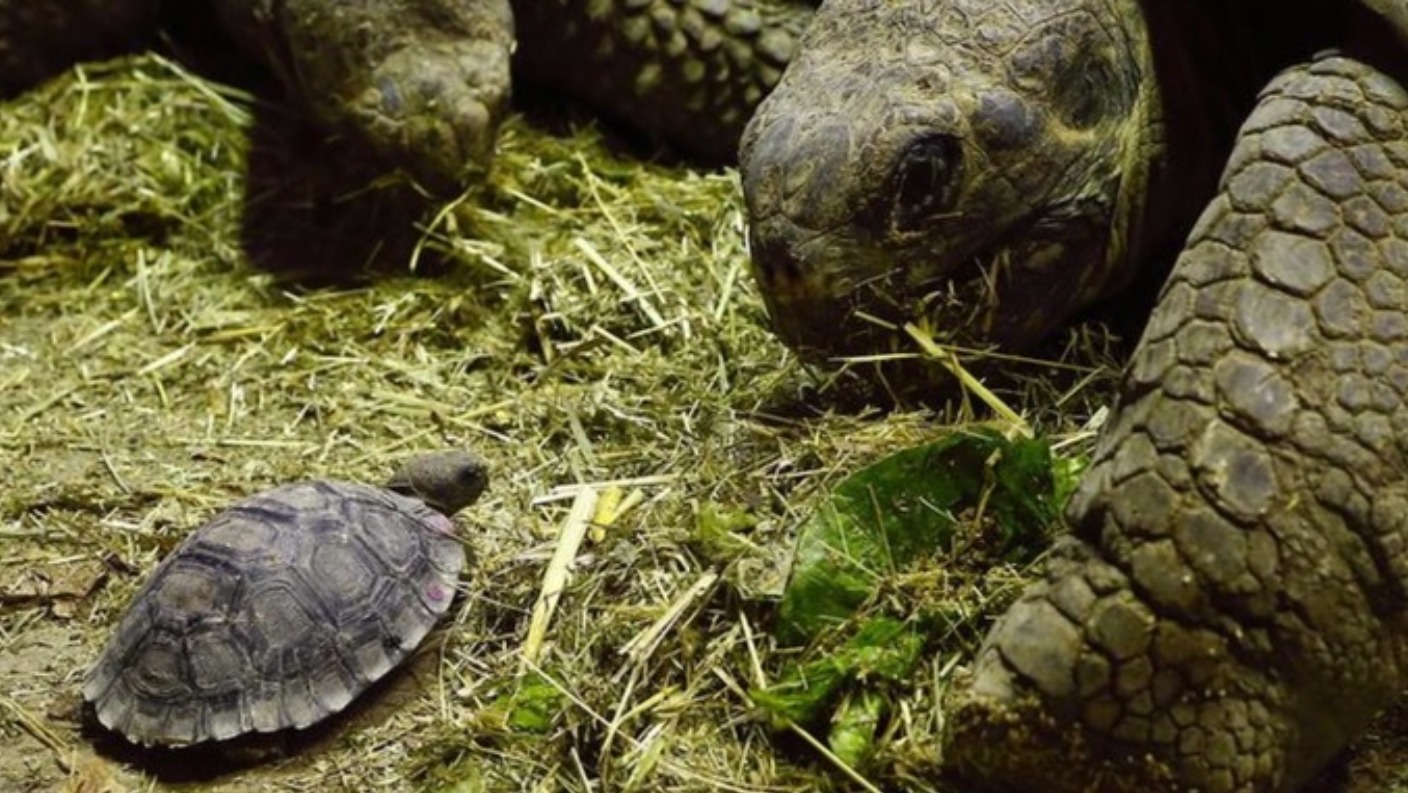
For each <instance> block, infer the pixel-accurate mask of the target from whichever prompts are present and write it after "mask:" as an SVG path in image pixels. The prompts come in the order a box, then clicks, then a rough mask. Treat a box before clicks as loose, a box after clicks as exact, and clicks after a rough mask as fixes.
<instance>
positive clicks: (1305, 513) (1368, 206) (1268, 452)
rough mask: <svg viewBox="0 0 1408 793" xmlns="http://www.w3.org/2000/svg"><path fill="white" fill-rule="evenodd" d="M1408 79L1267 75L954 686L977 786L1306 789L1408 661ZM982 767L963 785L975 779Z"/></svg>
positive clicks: (1395, 684)
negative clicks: (1117, 384) (1029, 581)
mask: <svg viewBox="0 0 1408 793" xmlns="http://www.w3.org/2000/svg"><path fill="white" fill-rule="evenodd" d="M1406 119H1408V93H1405V91H1404V89H1403V87H1402V86H1401V85H1400V84H1398V83H1397V82H1395V81H1394V80H1393V79H1391V78H1389V77H1387V76H1385V75H1384V74H1382V73H1380V72H1378V71H1375V70H1374V69H1373V68H1371V67H1369V66H1367V65H1365V64H1364V63H1362V62H1358V61H1355V60H1350V59H1347V58H1343V57H1327V58H1324V59H1321V60H1317V61H1315V62H1313V63H1311V64H1308V65H1305V66H1301V67H1297V68H1294V69H1292V70H1290V71H1288V72H1286V73H1284V74H1282V75H1281V76H1280V77H1278V78H1277V79H1276V80H1275V81H1274V82H1273V83H1272V84H1271V85H1270V87H1268V88H1267V90H1266V92H1265V93H1264V95H1263V98H1262V100H1261V102H1260V104H1259V105H1258V106H1257V108H1256V110H1255V112H1254V113H1253V114H1252V115H1251V116H1250V118H1249V119H1248V120H1247V122H1246V124H1245V127H1244V129H1243V132H1242V134H1241V136H1240V138H1239V140H1238V142H1237V145H1236V148H1235V150H1234V152H1233V155H1232V157H1231V159H1230V161H1229V164H1228V166H1227V169H1226V172H1225V175H1224V178H1223V182H1222V187H1221V191H1220V193H1219V194H1218V195H1217V197H1216V198H1215V199H1214V200H1213V201H1212V203H1211V205H1210V206H1209V207H1208V208H1207V210H1206V211H1205V213H1204V214H1203V216H1202V219H1201V220H1200V221H1199V223H1198V225H1197V226H1196V228H1195V229H1194V231H1193V233H1192V237H1191V240H1190V242H1189V246H1188V247H1187V249H1186V251H1185V252H1184V254H1183V255H1182V256H1181V257H1180V258H1179V260H1178V262H1177V264H1176V266H1175V270H1174V273H1173V275H1172V277H1171V279H1170V281H1169V282H1168V283H1167V285H1166V287H1165V288H1164V290H1163V293H1162V295H1161V297H1160V299H1159V301H1158V306H1157V308H1156V309H1155V311H1154V313H1153V316H1152V319H1151V320H1150V323H1149V326H1148V328H1147V330H1146V332H1145V335H1144V338H1143V340H1142V342H1141V344H1140V347H1139V349H1138V351H1137V353H1136V354H1135V356H1134V358H1133V360H1132V362H1131V364H1130V367H1129V369H1128V372H1127V374H1126V376H1125V380H1124V384H1123V390H1122V395H1121V399H1120V407H1119V409H1118V411H1117V413H1116V415H1115V416H1114V418H1113V419H1112V420H1111V423H1110V425H1109V426H1108V427H1107V428H1106V430H1105V432H1104V433H1103V436H1102V437H1101V439H1100V441H1099V444H1098V446H1097V449H1096V452H1095V458H1094V462H1093V464H1092V467H1091V469H1090V470H1089V472H1088V473H1087V474H1086V476H1085V479H1084V481H1083V482H1082V484H1081V487H1080V489H1079V491H1078V492H1077V494H1076V496H1075V497H1074V499H1073V501H1072V504H1071V506H1070V509H1069V514H1068V517H1069V521H1070V524H1071V526H1072V528H1073V536H1072V537H1071V538H1069V539H1067V540H1065V541H1063V542H1062V543H1061V544H1060V545H1058V547H1057V548H1056V549H1055V550H1054V551H1053V553H1052V556H1051V558H1050V561H1049V564H1048V568H1047V572H1046V575H1045V578H1044V580H1043V581H1041V582H1040V583H1038V584H1036V585H1034V586H1033V588H1032V589H1030V590H1029V591H1028V592H1026V593H1025V594H1024V595H1023V596H1022V598H1021V599H1020V600H1019V601H1018V602H1017V603H1016V604H1015V605H1014V606H1013V607H1012V608H1011V610H1010V611H1009V612H1008V613H1007V614H1006V615H1005V616H1004V617H1002V619H1001V620H1000V621H999V622H998V624H997V625H996V626H995V628H994V629H993V631H992V633H991V634H990V635H989V637H988V639H987V641H986V643H985V644H984V647H983V649H982V650H981V651H980V654H979V657H978V659H977V661H976V663H975V667H974V670H973V674H972V679H971V681H970V682H969V683H968V684H967V686H966V688H965V689H963V690H962V691H961V693H960V694H959V695H958V696H957V698H956V700H955V701H954V702H953V703H951V710H950V714H951V715H950V722H949V728H948V731H947V735H946V746H945V758H946V761H947V762H948V763H949V764H951V765H952V766H953V767H954V768H956V769H957V770H958V771H959V772H960V773H961V774H962V775H963V776H964V777H966V778H967V779H968V780H969V781H970V782H971V783H972V784H973V785H974V786H975V787H976V788H977V789H983V790H1001V791H1027V790H1031V789H1032V788H1031V785H1030V782H1031V780H1033V779H1041V780H1042V785H1041V789H1042V790H1046V791H1053V792H1055V793H1077V792H1079V793H1112V792H1114V791H1121V792H1124V791H1128V792H1130V793H1132V792H1133V791H1191V790H1198V791H1202V793H1233V792H1234V791H1236V792H1239V793H1241V792H1248V793H1249V792H1251V791H1256V792H1258V793H1261V792H1269V791H1282V792H1287V791H1295V790H1299V789H1300V788H1301V786H1302V785H1303V784H1304V783H1305V781H1306V780H1307V779H1308V778H1309V777H1310V776H1311V775H1312V774H1313V773H1314V772H1315V771H1316V770H1317V769H1319V768H1320V767H1321V766H1322V765H1323V764H1324V763H1325V762H1326V761H1327V760H1328V759H1329V758H1330V757H1331V756H1332V755H1333V754H1334V753H1335V752H1336V751H1338V750H1339V749H1340V748H1341V747H1343V746H1344V745H1345V744H1346V743H1347V742H1348V741H1349V740H1351V739H1353V738H1354V737H1355V736H1357V735H1358V734H1359V733H1360V732H1361V731H1362V730H1363V728H1364V726H1365V724H1366V723H1367V722H1368V720H1369V719H1370V717H1371V716H1372V715H1373V714H1374V713H1375V712H1376V711H1377V710H1378V709H1379V708H1381V707H1383V706H1384V705H1385V704H1386V703H1388V702H1390V701H1392V700H1393V699H1394V698H1396V697H1397V696H1398V695H1399V693H1400V691H1401V690H1402V688H1403V685H1404V683H1405V674H1408V599H1406V597H1405V596H1406V595H1408V591H1406V588H1408V459H1406V458H1408V403H1405V396H1408V355H1405V353H1404V352H1403V349H1404V340H1405V338H1408V291H1405V290H1408V223H1405V222H1404V218H1405V217H1408V215H1405V212H1408V120H1406ZM965 789H968V788H965Z"/></svg>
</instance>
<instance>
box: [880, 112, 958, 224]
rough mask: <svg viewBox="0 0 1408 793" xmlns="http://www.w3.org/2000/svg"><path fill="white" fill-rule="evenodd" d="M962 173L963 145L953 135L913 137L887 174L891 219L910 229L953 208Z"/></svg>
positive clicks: (939, 134) (937, 134)
mask: <svg viewBox="0 0 1408 793" xmlns="http://www.w3.org/2000/svg"><path fill="white" fill-rule="evenodd" d="M962 175H963V147H962V144H960V143H959V142H958V139H957V138H955V137H953V136H952V135H944V134H941V133H933V134H929V135H925V136H923V137H920V138H916V139H915V140H913V141H911V142H910V144H909V145H908V146H907V147H905V150H904V151H903V152H902V153H901V154H900V156H899V159H898V160H897V161H896V162H895V168H894V171H893V173H892V175H891V177H890V182H891V184H892V185H893V193H892V194H893V195H894V201H895V203H894V208H893V210H892V212H891V221H892V222H893V223H894V226H895V228H896V229H898V230H900V231H911V230H913V229H915V228H917V227H918V226H919V225H921V224H922V223H923V222H924V221H926V220H928V219H929V218H932V217H934V216H935V215H938V214H942V213H943V212H946V211H948V210H950V209H952V208H953V205H954V203H955V201H956V200H957V198H958V192H959V187H960V185H961V183H962Z"/></svg>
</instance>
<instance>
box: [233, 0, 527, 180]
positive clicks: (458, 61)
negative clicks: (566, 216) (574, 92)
mask: <svg viewBox="0 0 1408 793" xmlns="http://www.w3.org/2000/svg"><path fill="white" fill-rule="evenodd" d="M217 5H218V8H219V11H220V14H221V16H222V19H223V20H224V22H225V24H226V26H227V27H228V28H229V29H230V30H231V32H232V33H233V34H234V36H235V38H236V40H238V41H239V42H240V43H241V44H242V45H243V47H244V48H245V49H247V50H249V51H250V52H251V54H252V55H254V56H255V57H257V58H259V59H261V60H263V61H265V62H266V63H267V64H269V65H270V66H271V67H273V69H274V71H275V72H276V73H277V74H278V75H279V77H280V79H281V81H282V82H283V83H284V85H285V86H286V88H287V89H288V90H289V91H290V92H291V93H292V94H293V95H294V96H295V97H296V98H298V100H299V101H300V102H301V103H302V104H303V105H304V106H305V107H307V108H308V109H309V111H310V112H311V113H312V115H313V117H314V118H315V119H317V120H318V121H319V122H321V123H322V124H325V125H327V126H329V127H331V128H333V129H340V130H344V131H346V132H349V133H351V134H352V135H355V136H356V137H358V138H360V139H361V140H362V141H363V142H364V143H366V144H368V145H369V146H370V148H371V150H372V151H375V152H376V153H378V154H379V155H381V156H382V157H384V158H385V159H386V160H387V161H388V162H390V163H393V164H396V165H400V166H402V167H404V168H406V169H407V170H408V171H409V172H410V173H411V174H412V175H414V176H416V177H417V178H418V179H419V180H420V181H421V182H422V183H423V184H425V185H426V186H427V187H430V188H432V189H435V190H440V191H450V190H454V189H455V188H456V187H458V186H460V185H463V184H465V183H467V182H472V181H473V180H474V178H475V174H476V173H477V172H479V171H481V170H482V169H484V168H485V167H487V166H488V163H489V159H490V157H491V155H492V154H493V149H494V139H495V136H496V134H497V132H498V126H499V122H500V120H501V119H502V117H503V114H504V112H505V110H506V109H507V104H508V97H509V57H510V54H511V53H512V49H513V19H512V14H511V13H510V11H509V6H508V0H374V1H373V2H352V3H349V2H340V1H339V0H217Z"/></svg>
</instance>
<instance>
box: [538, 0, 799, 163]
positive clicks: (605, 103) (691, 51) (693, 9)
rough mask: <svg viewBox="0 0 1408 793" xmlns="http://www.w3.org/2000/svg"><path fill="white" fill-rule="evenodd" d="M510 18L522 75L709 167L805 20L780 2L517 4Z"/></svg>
mask: <svg viewBox="0 0 1408 793" xmlns="http://www.w3.org/2000/svg"><path fill="white" fill-rule="evenodd" d="M584 8H586V9H587V11H586V13H583V9H584ZM514 14H515V16H516V18H517V20H518V27H519V45H520V51H519V53H518V62H517V65H518V66H519V67H520V68H521V69H522V70H523V72H524V74H525V75H526V76H528V77H529V78H530V79H533V80H534V81H537V82H541V83H545V84H548V85H553V86H558V87H560V88H563V89H565V90H568V91H570V92H571V93H573V94H575V95H577V96H583V97H591V98H592V101H593V102H594V103H595V104H596V105H597V106H598V107H601V108H603V109H605V110H606V111H608V112H609V113H611V114H613V115H615V116H617V117H620V118H623V119H625V120H627V121H628V122H629V123H630V124H631V125H633V126H634V127H635V128H637V129H641V130H645V131H647V132H649V133H650V134H651V135H653V136H655V137H656V138H658V139H660V140H665V141H670V142H672V143H673V144H674V145H675V146H676V147H677V148H679V149H680V150H682V151H684V152H687V153H689V154H691V155H693V156H694V157H696V158H699V159H702V160H705V161H709V162H715V163H729V162H733V161H734V160H735V158H736V157H737V152H738V139H739V137H740V136H741V135H742V133H743V125H744V124H746V123H747V121H748V119H749V118H750V117H751V116H752V115H753V110H754V108H756V107H757V105H758V103H759V102H760V101H762V98H763V97H764V96H766V95H767V93H768V92H769V91H770V90H772V87H773V86H774V85H775V84H776V83H777V80H778V78H779V76H780V75H781V74H782V69H783V67H784V66H786V65H787V62H788V61H789V60H790V59H791V57H792V53H793V51H794V50H795V49H796V46H797V41H798V40H799V39H800V37H801V34H802V30H803V29H804V28H805V27H806V23H807V22H808V21H809V20H810V19H811V10H810V7H809V6H808V5H806V4H805V3H803V2H792V1H789V0H598V1H597V2H590V3H588V2H583V0H532V2H529V1H528V0H519V2H516V3H515V4H514Z"/></svg>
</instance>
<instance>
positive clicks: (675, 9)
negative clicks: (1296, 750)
mask: <svg viewBox="0 0 1408 793" xmlns="http://www.w3.org/2000/svg"><path fill="white" fill-rule="evenodd" d="M209 2H211V3H213V6H214V9H215V10H216V11H218V13H219V15H220V18H221V19H222V21H223V23H224V25H225V26H226V28H228V29H229V30H230V31H231V33H232V34H233V35H234V37H235V38H236V39H237V40H238V41H239V42H240V43H241V45H242V46H243V48H244V49H245V50H247V51H249V52H250V53H251V54H253V55H254V56H255V57H256V58H258V59H259V60H261V61H263V62H264V63H265V64H267V65H269V66H270V67H272V68H273V70H274V72H275V73H276V74H277V75H278V76H279V77H280V79H281V81H282V82H283V83H284V85H285V86H286V87H287V89H288V91H289V93H290V94H291V95H292V96H293V97H295V98H296V99H297V100H298V101H299V102H301V103H302V104H303V105H304V106H306V107H307V108H308V110H309V111H310V112H311V114H312V116H313V117H314V118H315V119H316V120H318V121H319V122H320V123H322V124H323V125H324V126H326V127H328V128H329V129H331V130H335V131H339V132H342V133H346V134H349V135H351V136H353V137H354V138H357V139H360V140H361V141H362V142H363V143H364V144H366V145H367V147H368V148H369V149H370V150H372V151H374V152H375V153H376V154H378V155H379V156H380V157H381V158H383V159H384V160H386V161H388V162H390V163H393V164H395V165H399V166H401V167H404V168H406V169H407V170H409V171H410V172H411V173H412V174H414V175H415V176H416V177H418V179H419V180H420V181H421V182H422V183H423V184H424V185H426V186H427V187H430V188H432V189H435V190H440V191H449V190H454V189H456V188H457V187H459V186H461V185H464V184H466V183H472V182H474V181H475V180H476V178H477V175H478V173H479V172H480V171H482V170H483V169H484V168H485V167H486V166H487V165H488V163H489V161H490V158H491V156H492V153H493V146H494V139H495V134H496V132H497V129H498V124H499V121H500V120H501V119H502V116H503V114H504V112H505V110H506V108H507V104H508V98H509V93H510V61H511V56H513V60H514V61H515V62H516V67H517V68H518V69H520V70H521V71H522V72H523V74H524V75H525V76H527V77H528V78H529V79H532V80H535V81H538V82H542V83H544V84H546V85H548V86H549V87H554V88H558V89H561V90H563V91H565V92H567V93H569V94H574V95H576V96H577V97H579V98H580V99H582V100H583V101H585V102H587V103H589V104H594V105H596V106H597V107H598V108H600V109H602V110H604V111H605V112H607V113H608V114H609V115H612V116H616V117H618V118H620V119H622V120H624V121H626V122H627V123H629V124H632V125H634V126H635V127H636V128H637V129H639V130H640V131H642V132H644V133H646V134H647V135H648V136H651V137H654V138H656V139H658V140H660V141H662V142H665V143H668V144H670V145H672V146H674V147H675V148H677V149H678V150H680V151H682V152H685V153H688V154H692V155H694V156H696V157H699V158H702V159H705V160H710V161H715V162H730V161H732V160H733V159H734V156H735V150H736V147H737V143H738V137H739V135H740V134H741V132H742V129H743V125H744V123H745V122H746V121H747V120H748V118H749V116H751V115H752V112H753V108H754V107H755V106H756V105H757V103H758V102H759V101H760V100H761V99H762V97H763V96H764V95H765V94H766V93H767V92H768V91H769V90H770V89H771V88H772V86H773V84H774V83H776V81H777V79H778V76H779V74H780V73H781V71H782V67H783V66H784V65H785V64H786V62H787V60H788V58H790V57H791V54H792V50H793V48H794V46H795V44H796V41H797V39H798V37H799V35H800V32H801V30H802V28H803V27H804V26H805V24H806V22H807V21H808V20H809V19H810V16H811V8H810V6H809V5H808V3H807V0H515V2H513V3H512V8H510V2H509V0H365V1H363V2H343V1H342V0H209ZM158 6H159V2H158V0H61V2H44V3H41V2H36V0H0V72H3V73H0V92H6V93H8V92H13V91H16V90H19V89H22V88H24V87H27V86H29V85H32V84H34V83H35V82H37V81H38V80H40V79H42V78H44V77H47V76H49V75H51V74H53V73H55V72H57V71H59V70H61V69H63V68H65V67H66V66H68V65H70V64H72V63H73V62H75V61H77V60H80V59H84V58H94V57H99V56H104V55H111V54H113V53H115V52H117V51H120V50H121V49H122V48H123V47H124V46H129V47H130V46H131V45H132V44H133V43H134V42H137V41H139V40H141V39H142V38H143V37H145V36H149V35H150V34H151V32H152V31H153V30H154V29H155V28H156V26H157V25H158V23H159V21H160V20H159V19H158ZM515 18H516V20H517V24H518V42H517V46H518V51H517V53H516V54H515V53H514V41H515V32H514V20H515Z"/></svg>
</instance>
